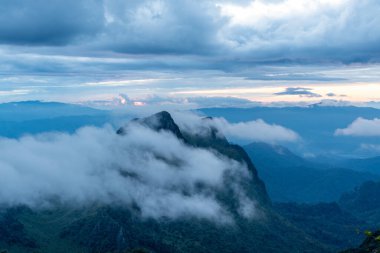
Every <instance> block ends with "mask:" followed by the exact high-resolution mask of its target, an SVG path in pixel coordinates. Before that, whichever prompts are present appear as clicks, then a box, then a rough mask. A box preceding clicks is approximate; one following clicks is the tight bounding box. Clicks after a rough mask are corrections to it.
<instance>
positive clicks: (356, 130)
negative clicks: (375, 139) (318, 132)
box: [335, 118, 380, 136]
mask: <svg viewBox="0 0 380 253" xmlns="http://www.w3.org/2000/svg"><path fill="white" fill-rule="evenodd" d="M335 135H347V136H380V119H378V118H374V119H372V120H370V119H363V118H357V119H356V120H355V121H354V122H352V123H351V124H350V125H349V126H347V127H346V128H343V129H337V130H336V131H335Z"/></svg>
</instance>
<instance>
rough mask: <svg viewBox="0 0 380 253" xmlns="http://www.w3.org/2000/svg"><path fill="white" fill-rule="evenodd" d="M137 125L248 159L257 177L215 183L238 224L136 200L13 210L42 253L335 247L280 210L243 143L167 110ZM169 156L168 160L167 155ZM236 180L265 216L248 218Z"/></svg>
mask: <svg viewBox="0 0 380 253" xmlns="http://www.w3.org/2000/svg"><path fill="white" fill-rule="evenodd" d="M206 120H207V119H206ZM131 124H141V125H143V126H148V127H149V128H152V129H154V130H155V131H166V132H171V133H172V134H173V135H174V136H176V137H177V138H178V139H181V138H183V139H182V140H181V141H182V142H183V143H184V145H187V146H189V147H191V148H194V149H206V150H211V151H212V152H214V153H215V154H216V155H217V156H219V157H221V158H222V157H226V158H228V159H233V160H235V161H237V162H240V163H243V164H246V166H247V168H248V172H249V174H250V176H249V177H243V178H240V179H239V181H237V182H236V181H235V177H234V176H233V175H231V177H226V178H225V179H224V180H225V182H224V185H223V187H222V188H220V189H219V190H216V189H209V190H210V191H211V190H212V191H216V192H215V193H216V196H217V199H218V201H220V202H221V203H223V206H225V207H226V208H227V210H228V211H229V212H230V213H231V214H232V217H233V220H234V225H233V226H228V225H221V224H217V223H215V222H214V221H209V220H207V219H197V218H192V217H184V218H181V219H175V220H171V219H165V218H163V219H161V220H155V219H149V218H148V219H142V218H141V217H140V216H139V209H138V207H135V206H133V205H132V206H130V207H123V206H118V205H106V206H92V207H88V208H85V209H71V208H68V207H64V206H61V207H57V208H56V209H53V210H47V211H43V210H42V211H38V210H37V211H36V210H31V209H27V208H22V207H21V208H19V209H18V211H17V212H16V211H14V212H12V213H11V214H12V218H11V219H9V220H12V221H15V222H18V223H20V224H21V226H22V230H21V231H20V232H19V233H17V234H15V236H16V237H17V238H18V237H20V236H22V237H25V238H31V240H32V241H33V243H35V245H36V247H37V250H38V251H39V252H42V253H50V252H55V253H64V252H73V253H76V252H81V253H82V252H86V253H87V252H88V253H95V252H102V253H103V252H114V253H116V252H117V253H121V252H125V251H127V252H128V250H133V249H138V248H143V249H144V250H145V251H146V252H210V253H211V252H221V253H223V252H226V253H229V252H241V253H244V252H246V253H250V252H257V253H266V252H268V253H271V252H281V253H283V252H285V253H286V252H288V253H293V252H305V253H306V252H310V253H320V252H331V250H330V249H329V247H328V246H327V245H323V244H322V243H320V242H318V241H317V240H315V239H314V238H311V237H310V236H309V235H308V234H306V233H304V232H303V231H302V230H301V229H300V228H298V227H296V226H294V225H293V224H292V223H290V222H289V221H288V220H286V219H285V218H283V217H282V216H281V215H279V214H278V213H277V212H276V211H275V210H274V209H273V207H272V204H271V201H270V199H269V197H268V195H267V193H266V189H265V185H264V183H263V182H262V181H261V179H260V178H259V176H258V173H257V171H256V168H255V166H254V165H253V163H252V161H251V160H250V158H249V157H248V155H247V154H246V153H245V151H244V149H243V148H241V147H239V146H237V145H233V144H230V143H229V142H228V141H227V140H226V139H225V138H223V137H218V136H216V135H215V134H213V130H210V135H209V136H204V135H193V134H191V133H187V132H184V131H182V130H181V129H179V127H178V125H176V124H175V122H174V121H173V119H172V118H171V116H170V114H169V113H167V112H161V113H158V114H156V115H153V116H152V117H148V118H144V119H137V120H134V121H133V122H132V123H131ZM118 133H119V134H120V135H123V134H125V133H128V125H127V126H125V127H123V128H120V129H119V131H118ZM201 136H202V137H201ZM120 138H121V137H120ZM162 148H165V147H162ZM162 162H166V160H165V159H162ZM202 162H203V161H199V163H202ZM179 169H180V168H179ZM125 176H126V177H128V176H133V175H125ZM236 183H238V184H239V185H238V186H239V189H241V193H244V194H245V195H246V197H247V198H249V199H251V200H253V201H255V202H256V207H257V208H258V209H257V210H258V211H260V213H261V215H260V217H261V218H260V219H248V218H245V217H243V216H242V214H241V211H240V209H239V205H238V203H237V199H236V195H235V194H231V193H233V192H234V191H235V189H236ZM199 187H202V186H201V185H200V186H199ZM5 226H8V224H6V225H5ZM226 226H227V227H226ZM2 239H3V240H4V238H0V247H3V246H4V245H5V246H6V247H8V246H9V245H8V246H7V243H6V241H2ZM9 239H10V238H9ZM10 250H11V252H13V250H14V251H15V252H16V253H24V252H25V253H26V252H30V250H31V248H30V247H24V246H23V245H20V244H15V245H13V247H11V248H10Z"/></svg>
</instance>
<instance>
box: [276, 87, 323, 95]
mask: <svg viewBox="0 0 380 253" xmlns="http://www.w3.org/2000/svg"><path fill="white" fill-rule="evenodd" d="M312 90H313V89H311V88H302V87H288V88H286V89H285V91H281V92H277V93H274V94H275V95H280V96H281V95H297V96H301V97H309V98H318V97H322V95H320V94H318V93H315V92H312Z"/></svg>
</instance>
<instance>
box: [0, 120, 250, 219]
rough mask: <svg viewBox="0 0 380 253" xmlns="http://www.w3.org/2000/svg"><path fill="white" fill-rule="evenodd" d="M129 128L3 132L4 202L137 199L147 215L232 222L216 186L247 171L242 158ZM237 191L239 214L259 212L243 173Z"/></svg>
mask: <svg viewBox="0 0 380 253" xmlns="http://www.w3.org/2000/svg"><path fill="white" fill-rule="evenodd" d="M126 129H127V130H126V133H125V135H118V134H116V132H115V131H114V129H113V128H111V127H105V128H91V127H86V128H82V129H80V130H78V131H77V132H76V133H75V134H72V135H70V134H61V133H49V134H42V135H38V136H26V137H23V138H21V139H5V138H2V139H0V148H1V150H2V152H1V154H0V167H1V170H0V184H1V192H0V205H1V206H13V205H27V206H29V207H31V208H49V207H52V206H54V205H55V204H65V205H69V206H73V207H78V206H84V205H92V204H109V205H124V206H132V205H133V206H135V207H137V208H138V209H139V210H140V213H141V215H142V217H150V218H157V219H159V218H161V217H168V218H172V219H175V218H178V217H183V216H193V217H198V218H206V219H211V220H215V221H221V222H223V221H225V222H229V219H230V215H229V213H228V211H227V209H226V208H225V207H224V206H223V204H221V203H220V202H219V201H218V200H217V197H216V196H215V194H216V192H218V191H219V190H221V189H223V188H224V187H225V179H226V174H228V175H229V176H228V178H229V179H228V180H232V179H233V178H235V179H236V180H239V178H244V179H245V180H246V179H248V178H250V174H249V171H248V169H247V167H246V165H245V164H242V163H240V162H237V161H235V160H231V159H229V158H227V157H225V156H223V155H221V154H219V153H217V152H214V151H210V150H206V149H202V148H195V147H192V146H189V145H186V144H184V143H183V142H182V141H181V140H179V139H178V138H177V137H176V136H174V135H173V134H172V133H169V132H164V131H161V132H156V131H153V130H151V129H148V128H145V127H142V126H140V125H137V124H129V125H128V126H127V128H126ZM162 147H165V148H162ZM199 161H202V163H199ZM230 183H231V181H230ZM252 187H254V186H252ZM234 192H235V194H236V195H237V196H238V199H240V205H241V208H242V209H244V210H245V213H242V215H243V216H245V217H253V216H255V215H256V213H255V212H256V208H255V200H253V199H249V198H248V197H247V196H246V195H245V192H244V190H242V189H240V187H239V184H238V181H237V182H236V187H234ZM247 210H250V212H249V213H247Z"/></svg>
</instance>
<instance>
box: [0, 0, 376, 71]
mask: <svg viewBox="0 0 380 253" xmlns="http://www.w3.org/2000/svg"><path fill="white" fill-rule="evenodd" d="M231 6H232V7H231ZM234 8H235V9H236V8H241V9H237V11H236V10H235V9H234ZM277 9H281V10H282V11H281V12H280V13H279V15H277V14H276V13H277V11H276V10H277ZM234 10H235V11H234ZM301 10H302V11H301ZM379 10H380V3H379V2H378V1H375V0H364V1H338V0H336V1H332V2H331V3H330V2H327V1H322V0H312V1H311V2H310V6H309V7H307V6H303V5H302V3H301V2H299V1H296V0H285V1H264V0H259V1H248V0H247V1H229V0H223V1H222V0H207V1H191V0H181V1H174V0H165V1H159V0H142V1H136V0H129V1H122V0H108V1H106V0H76V1H74V0H68V1H59V0H52V1H43V0H36V1H30V0H26V1H22V0H14V1H11V0H4V1H2V3H1V6H0V11H1V12H2V15H1V17H0V41H1V42H3V43H6V44H37V45H38V44H43V45H57V44H58V45H60V44H63V45H64V44H67V43H74V42H75V43H77V44H80V45H82V46H83V47H84V48H87V49H91V50H95V51H96V50H100V49H101V50H111V51H116V52H122V53H132V54H161V55H162V54H171V55H176V54H197V55H205V56H207V55H210V54H213V55H219V56H223V57H227V59H229V60H228V61H227V62H228V63H225V64H224V65H225V67H226V65H234V64H235V62H240V63H241V62H246V63H247V64H249V63H250V62H251V61H252V60H256V61H259V62H260V61H262V60H265V61H269V62H285V63H286V62H288V61H289V60H290V62H299V61H300V60H301V61H302V59H303V60H306V59H309V60H312V61H318V62H321V61H325V60H326V59H327V60H335V61H336V60H338V61H343V62H351V61H371V60H378V58H379V57H380V55H379V49H380V46H379V45H380V43H379V41H380V29H379V26H378V25H377V24H378V23H379V21H380V20H379V19H380V18H379V15H377V14H378V12H379ZM244 11H246V12H244ZM264 13H267V14H265V15H264ZM291 14H292V15H291ZM250 15H251V16H252V17H251V16H250ZM232 59H234V60H232ZM223 60H224V61H226V58H225V59H223ZM242 60H243V61H242ZM247 60H248V62H247ZM265 61H264V63H265ZM173 67H174V66H173ZM298 78H302V76H300V77H298Z"/></svg>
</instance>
